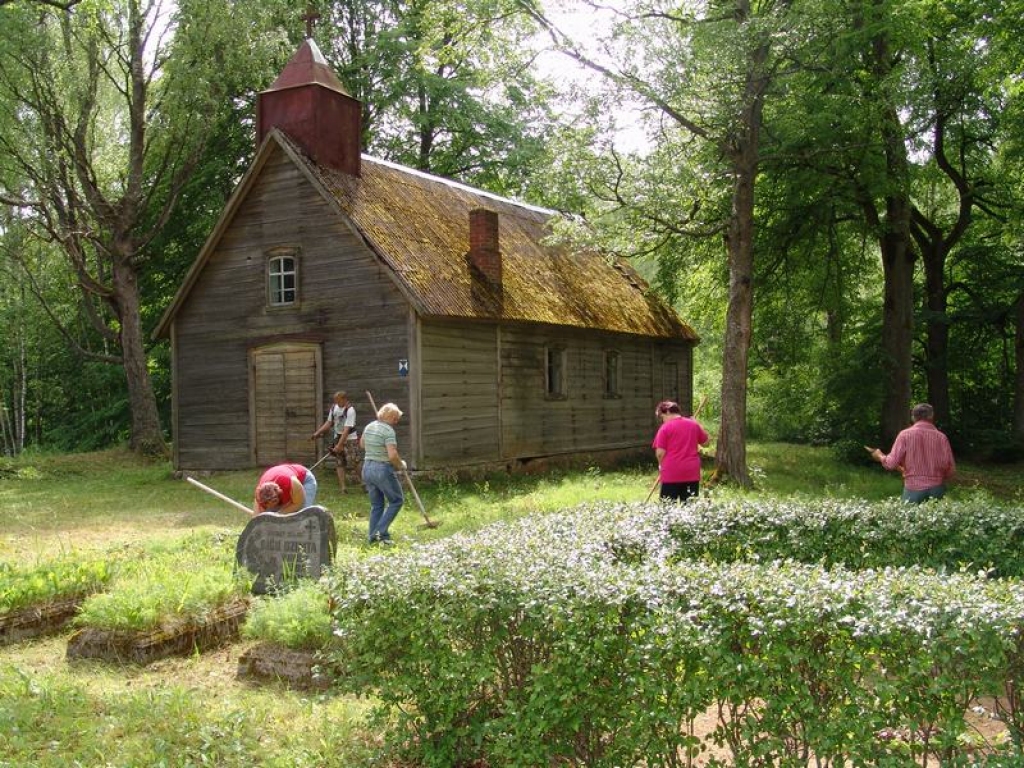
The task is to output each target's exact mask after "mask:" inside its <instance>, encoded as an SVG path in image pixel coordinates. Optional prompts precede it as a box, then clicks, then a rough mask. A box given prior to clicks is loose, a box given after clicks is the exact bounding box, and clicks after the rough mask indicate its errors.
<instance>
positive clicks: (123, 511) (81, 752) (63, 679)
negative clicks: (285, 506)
mask: <svg viewBox="0 0 1024 768" xmlns="http://www.w3.org/2000/svg"><path fill="white" fill-rule="evenodd" d="M748 458H749V465H750V468H751V474H752V477H753V479H754V482H755V487H754V489H752V490H749V491H743V490H740V489H738V488H736V487H734V486H732V485H730V484H728V483H725V484H723V485H721V486H718V487H716V488H713V489H706V491H707V492H710V493H713V494H716V495H720V496H740V495H750V496H751V497H753V498H763V497H765V496H778V497H792V496H798V497H811V498H813V497H821V498H824V497H830V498H865V499H880V498H886V497H890V496H895V495H897V494H898V493H899V489H900V480H899V478H898V477H897V476H896V475H893V474H891V473H888V474H887V473H884V472H882V470H881V469H880V468H879V467H878V466H877V465H866V464H864V465H856V464H846V463H841V462H837V461H836V460H835V458H834V454H833V453H832V452H830V451H829V450H828V449H827V448H811V447H807V446H792V445H781V444H753V445H751V446H750V447H749V451H748ZM1022 469H1024V467H1022V466H1021V465H1016V466H999V467H980V466H975V465H971V464H969V463H965V464H964V465H962V466H961V467H960V472H959V475H958V478H957V481H956V482H955V483H954V485H953V487H952V489H951V495H952V496H954V497H957V496H967V495H970V494H986V495H987V496H990V497H992V498H993V499H999V500H1001V501H1004V502H1010V503H1020V502H1021V500H1022V499H1024V472H1022V471H1021V470H1022ZM709 472H710V462H708V464H707V465H706V471H705V474H706V475H707V474H708V473H709ZM257 475H258V473H257V472H256V471H249V472H224V473H215V474H213V475H210V476H204V477H201V478H199V479H200V481H201V482H203V483H205V484H206V485H208V486H210V487H212V488H214V489H216V490H217V491H220V492H221V493H223V494H225V495H226V496H228V497H230V498H232V499H235V500H237V501H239V502H241V503H242V504H246V505H247V504H248V503H249V501H250V498H251V494H252V490H253V485H254V483H255V481H256V478H257ZM317 475H318V478H319V479H320V489H321V490H320V496H319V498H318V503H320V504H322V505H323V506H325V507H326V508H327V509H329V510H330V511H331V512H332V514H333V515H334V518H335V521H336V524H337V529H338V538H339V550H344V551H343V552H342V553H340V554H341V556H343V557H345V558H351V557H361V556H363V555H364V554H365V553H367V552H369V551H371V550H369V548H368V547H367V546H366V545H365V544H364V540H365V536H366V515H367V509H368V502H367V498H366V495H365V494H364V493H363V492H362V491H361V489H359V487H358V485H355V486H354V487H353V486H351V485H350V487H349V491H348V493H347V494H344V495H342V494H341V493H339V492H338V488H337V482H336V480H335V477H334V474H333V471H332V470H330V469H328V470H327V471H321V472H318V473H317ZM654 480H655V465H654V461H653V458H651V459H649V460H646V461H643V462H641V463H638V464H637V465H634V466H629V467H623V468H620V469H616V470H606V469H598V468H596V467H589V468H588V467H583V468H581V469H578V470H575V471H564V470H563V471H551V472H547V473H544V474H532V475H516V476H509V475H505V474H497V475H492V476H489V477H487V478H485V479H478V480H466V481H462V482H456V481H455V480H453V479H449V478H444V477H437V478H432V479H428V478H419V479H416V481H415V482H416V487H417V490H418V491H419V493H420V496H421V497H422V499H423V502H424V505H425V506H426V509H427V513H428V514H429V516H430V517H431V519H433V520H436V521H437V522H439V523H440V526H439V527H438V528H436V529H428V528H426V527H424V526H423V518H422V516H421V515H420V513H419V511H418V509H417V506H416V503H415V499H414V498H413V496H412V494H407V499H406V506H405V508H404V509H403V511H402V513H401V514H400V515H399V517H398V520H397V521H396V524H395V526H394V529H393V530H394V534H395V537H396V540H397V541H398V544H399V545H398V546H397V547H395V548H394V550H393V555H392V556H401V552H402V550H403V549H404V547H405V546H407V545H408V544H410V543H413V542H422V541H429V540H432V539H436V538H440V537H443V536H448V535H451V534H453V533H456V532H460V531H471V530H475V529H478V528H480V527H483V526H485V525H488V524H490V523H493V522H497V521H501V520H511V519H515V518H518V517H521V516H523V515H527V514H534V513H544V512H550V513H557V512H560V511H563V510H571V509H572V508H573V507H574V506H576V505H578V504H581V503H585V502H590V501H598V500H601V501H616V502H640V501H643V500H644V499H645V498H647V496H648V494H649V493H650V492H651V489H652V484H653V482H654ZM248 520H249V518H248V517H247V516H246V515H245V514H244V513H242V512H241V511H239V510H236V509H235V508H234V507H232V506H231V505H229V504H227V503H225V502H224V501H222V500H220V499H217V498H215V497H213V496H211V495H208V494H206V493H204V492H203V491H201V490H199V489H197V488H195V487H193V486H192V485H190V484H189V483H187V482H185V481H183V480H182V479H179V478H175V477H174V473H173V471H172V468H171V467H170V465H169V464H167V463H155V464H154V463H150V462H146V461H142V460H139V459H136V458H135V457H133V456H132V455H131V454H129V453H127V452H126V451H123V450H111V451H104V452H98V453H92V454H83V455H25V456H22V457H19V458H18V459H16V460H10V459H0V561H4V562H8V563H11V564H18V565H31V564H32V563H37V562H46V561H50V560H52V559H53V558H55V557H58V556H60V555H61V554H70V553H74V552H79V551H83V550H84V551H89V552H91V553H96V552H117V553H120V554H122V555H123V554H124V553H126V552H127V553H130V554H129V555H128V556H131V557H144V556H145V555H144V554H141V555H140V554H136V553H140V552H143V553H144V552H145V550H146V548H149V547H156V548H159V547H160V546H162V545H164V544H167V543H168V542H176V541H179V540H181V539H183V538H185V537H187V536H189V535H192V534H196V533H199V534H202V533H204V532H210V533H216V534H218V535H221V536H228V537H237V535H238V533H240V532H241V530H242V528H243V527H244V526H245V524H246V523H247V522H248ZM69 632H70V630H68V632H65V633H64V634H61V635H58V636H56V637H51V638H46V639H39V640H32V641H25V642H22V643H17V644H14V645H8V646H0V701H2V702H3V706H0V768H7V767H8V766H54V767H56V766H75V765H80V766H107V765H114V766H156V765H168V766H191V765H216V766H253V765H258V766H282V767H284V766H288V767H290V768H301V767H303V766H332V765H337V766H361V765H367V766H369V765H375V766H395V765H397V763H395V762H393V761H390V760H389V759H388V758H386V757H385V756H381V755H380V754H378V750H379V744H378V739H377V738H376V736H375V734H374V732H373V731H372V730H371V729H370V728H369V727H368V726H367V724H366V720H365V714H366V712H367V709H368V707H369V702H367V701H366V700H365V699H355V698H350V697H343V696H338V695H335V694H332V693H330V692H327V693H319V694H303V693H299V692H294V691H289V690H286V689H284V688H281V687H278V686H273V685H270V686H257V685H252V684H249V683H246V682H243V681H239V680H238V679H237V678H236V676H235V672H236V668H237V663H238V658H239V656H240V655H241V654H242V653H243V652H244V651H245V650H246V649H247V648H248V647H249V645H250V644H249V643H248V642H246V641H241V642H238V643H235V644H233V645H230V646H228V647H225V648H222V649H219V650H216V651H212V652H208V653H204V654H196V655H193V656H190V657H187V658H180V659H166V660H163V661H159V662H156V663H154V664H151V665H149V666H146V667H132V666H125V667H122V666H118V665H111V664H106V663H98V662H76V663H74V664H69V663H68V662H67V661H66V659H65V650H66V643H67V638H68V633H69Z"/></svg>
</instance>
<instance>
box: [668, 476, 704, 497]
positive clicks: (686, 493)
mask: <svg viewBox="0 0 1024 768" xmlns="http://www.w3.org/2000/svg"><path fill="white" fill-rule="evenodd" d="M699 493H700V481H699V480H694V481H693V482H691V483H662V484H661V499H662V500H663V501H686V500H687V499H688V498H690V497H691V496H697V495H699Z"/></svg>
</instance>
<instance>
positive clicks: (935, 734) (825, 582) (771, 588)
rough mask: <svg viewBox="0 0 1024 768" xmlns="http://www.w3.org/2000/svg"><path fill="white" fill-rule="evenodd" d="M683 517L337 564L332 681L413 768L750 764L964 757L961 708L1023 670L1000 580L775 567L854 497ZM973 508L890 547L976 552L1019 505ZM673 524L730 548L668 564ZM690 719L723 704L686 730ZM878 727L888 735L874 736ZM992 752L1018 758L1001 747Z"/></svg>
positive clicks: (1011, 591)
mask: <svg viewBox="0 0 1024 768" xmlns="http://www.w3.org/2000/svg"><path fill="white" fill-rule="evenodd" d="M698 506H699V505H695V504H693V503H690V504H687V505H682V506H668V507H664V506H660V505H659V506H657V507H653V505H643V504H632V505H614V504H601V505H593V506H583V507H577V508H575V509H573V510H570V511H567V512H566V513H563V514H559V515H547V516H535V517H531V518H528V519H524V520H521V521H517V522H515V523H509V524H499V525H494V526H490V527H488V528H486V529H483V530H481V531H479V532H477V533H476V534H473V535H456V536H452V537H450V538H449V539H448V540H446V541H441V542H436V543H434V544H431V545H425V546H421V547H418V548H415V549H412V550H409V551H407V552H404V553H398V554H396V555H394V556H387V555H381V556H377V557H370V558H366V559H365V560H363V561H362V562H355V563H351V564H349V566H348V567H346V568H345V569H344V572H336V573H335V574H334V575H333V578H334V582H333V583H332V586H331V594H332V596H333V597H334V599H335V605H336V608H335V611H334V616H335V621H336V626H337V628H336V632H335V636H336V638H337V640H336V641H335V642H336V645H332V647H331V648H330V649H329V650H328V656H329V658H330V659H331V660H332V661H333V663H334V664H335V665H336V666H337V667H338V668H340V670H341V674H340V676H339V680H338V685H339V686H340V687H341V688H342V690H345V691H348V692H352V693H359V694H363V695H365V694H367V693H369V692H371V691H372V692H373V693H374V694H375V695H376V696H377V697H378V698H379V699H380V701H381V705H380V706H379V707H378V708H377V710H376V713H377V717H378V720H377V723H378V726H379V727H380V728H381V730H382V732H384V733H385V734H386V736H387V738H388V741H389V744H390V745H391V747H392V748H393V749H394V750H395V751H396V752H398V753H401V754H403V755H404V756H405V758H406V759H408V760H410V761H412V762H415V763H416V764H422V765H431V766H441V765H453V764H465V763H471V762H473V761H484V762H486V763H489V764H496V765H506V764H512V763H515V762H516V761H517V760H518V761H520V762H519V763H518V764H528V765H549V764H559V763H568V764H579V765H609V766H611V765H637V764H642V763H646V764H657V765H671V764H676V761H677V760H678V756H679V755H681V754H696V753H698V752H700V751H702V750H706V749H710V748H712V747H716V746H717V747H722V746H724V747H728V749H729V750H730V751H731V752H732V754H734V755H747V756H749V755H758V756H761V757H762V758H763V759H764V764H766V765H768V764H770V765H783V764H792V765H796V764H803V763H805V762H806V759H807V755H809V754H813V755H815V756H816V757H817V758H819V759H820V760H822V761H824V763H825V764H839V763H840V762H841V761H843V760H848V761H852V764H857V765H878V764H883V763H885V764H906V765H925V764H928V761H929V759H932V760H934V759H935V756H939V757H940V758H941V760H942V762H943V764H954V763H955V762H956V761H957V760H962V759H965V758H966V757H967V756H968V755H969V752H970V750H971V749H973V748H972V747H971V746H970V745H969V743H968V742H967V741H965V740H963V739H961V738H960V734H962V733H963V732H964V731H965V730H966V725H965V719H964V718H965V712H966V711H967V709H968V707H969V705H970V702H971V701H973V700H974V699H975V698H976V697H977V696H979V695H983V694H985V695H993V694H996V693H999V692H1002V691H1003V690H1004V689H1009V688H1010V687H1012V686H1014V685H1015V684H1016V683H1017V682H1019V681H1016V678H1015V675H1016V674H1017V670H1019V669H1020V665H1021V659H1020V658H1019V654H1020V649H1019V648H1018V644H1017V642H1016V638H1017V637H1018V636H1019V634H1020V632H1021V629H1022V627H1024V588H1022V587H1021V584H1020V582H1019V581H1017V580H1016V579H993V578H991V577H990V575H989V574H988V573H987V572H986V571H985V570H983V569H982V570H980V571H979V569H971V570H969V571H967V570H965V571H957V570H956V569H954V568H945V567H944V568H942V569H941V570H934V569H932V568H928V567H921V566H918V565H905V566H899V565H897V564H895V563H890V564H888V565H886V567H883V568H877V569H875V568H865V569H862V570H852V569H850V568H847V567H845V566H843V565H841V564H840V563H842V561H843V560H844V558H843V557H842V552H841V551H840V552H837V555H836V557H835V564H833V565H829V564H824V563H818V562H808V563H804V562H797V561H796V560H795V559H793V558H792V557H789V553H790V552H796V551H798V550H799V539H800V537H801V536H805V535H811V534H812V533H813V529H814V528H815V526H817V527H820V528H821V529H822V530H823V531H825V532H829V531H833V532H842V531H843V529H844V526H845V525H846V522H847V520H848V519H851V518H852V519H857V517H858V515H861V516H863V515H864V514H865V511H864V510H862V509H860V508H858V507H857V506H856V505H852V506H853V509H852V510H847V509H845V505H840V504H836V505H833V506H826V507H825V508H824V509H820V507H821V505H820V504H818V505H812V504H810V503H807V504H806V505H805V507H806V508H803V509H802V508H801V507H800V505H799V504H798V503H796V502H792V503H790V504H788V505H781V504H780V505H776V506H774V507H771V505H767V506H769V507H770V509H771V510H772V511H771V512H770V513H769V510H768V509H766V510H765V514H762V515H761V516H760V518H757V517H756V515H755V520H754V522H753V524H752V525H750V526H749V527H748V528H747V529H745V530H744V531H742V532H741V533H739V534H738V535H732V536H731V538H730V535H731V534H730V527H731V525H732V524H733V523H738V522H741V517H740V516H739V515H737V516H736V517H735V518H728V517H726V519H725V520H723V521H722V522H721V524H720V526H719V529H718V530H714V529H713V522H714V519H715V514H714V513H715V512H716V511H718V512H721V511H724V507H723V506H722V505H719V506H715V505H714V504H712V503H710V502H708V509H707V510H705V511H706V512H708V514H707V515H706V517H700V516H699V515H695V514H693V512H694V509H695V508H696V507H698ZM736 506H737V507H741V508H743V505H736ZM882 506H884V507H885V508H886V509H887V510H888V511H889V512H891V513H894V514H895V513H897V511H898V510H897V509H896V508H895V505H893V504H889V505H882ZM749 507H750V505H747V507H745V509H747V511H748V512H749V511H751V510H750V509H749ZM652 509H653V510H654V511H656V513H657V514H652ZM725 511H727V510H725ZM978 513H979V510H978V509H977V508H976V507H972V506H970V505H965V506H964V507H963V509H959V508H958V507H957V505H955V504H950V505H946V506H945V507H944V506H943V505H928V506H927V508H926V509H923V510H917V514H918V515H920V516H921V518H922V519H921V522H920V524H918V525H917V526H916V527H913V528H911V527H908V526H907V520H908V517H909V515H910V512H907V514H906V515H905V516H904V517H903V518H899V517H897V518H896V520H895V521H894V525H895V526H900V528H894V529H893V530H894V531H896V530H901V532H902V536H903V538H905V539H911V540H916V543H915V542H914V541H911V542H910V544H908V545H906V546H905V547H904V548H903V549H902V550H900V549H899V548H898V547H897V548H895V549H892V550H890V551H889V552H888V555H889V556H892V555H893V554H894V553H898V552H900V551H904V552H906V553H914V552H917V553H926V554H927V553H937V554H940V555H943V556H944V553H948V552H953V551H955V552H957V554H956V555H955V557H956V558H960V557H962V558H964V559H965V561H966V562H972V561H973V562H984V561H986V560H987V559H988V558H990V557H991V556H992V552H993V550H992V549H990V548H989V547H988V545H987V544H986V543H985V542H984V541H979V540H977V539H979V537H978V535H977V534H978V531H979V530H984V526H986V525H991V524H993V523H995V527H994V528H992V529H990V531H989V532H990V533H992V538H998V537H999V536H998V533H997V531H998V530H1000V529H999V525H1000V524H1002V525H1004V528H1005V526H1006V524H1007V523H1012V522H1013V521H1015V520H1016V519H1017V517H1018V515H1019V514H1020V512H1019V510H1018V511H1013V510H1003V511H1002V514H1000V511H999V510H992V511H991V514H990V516H989V518H988V520H987V521H985V522H983V523H982V526H983V527H982V529H978V528H972V527H971V525H969V524H967V521H969V520H970V519H971V518H974V517H976V516H978ZM956 518H960V519H961V523H960V524H959V525H954V524H950V521H952V520H954V519H956ZM1000 520H1002V523H999V522H998V521H1000ZM687 521H690V522H694V524H695V527H696V528H697V529H698V530H702V531H703V532H704V534H706V540H707V541H708V542H713V541H715V539H716V537H724V538H725V540H726V541H727V546H726V547H725V548H723V549H721V550H719V549H714V550H712V549H707V548H705V549H703V550H701V552H700V553H699V554H698V555H697V558H696V559H690V558H687V557H686V556H684V553H685V551H686V542H685V539H683V538H682V537H681V535H680V533H679V532H678V529H679V528H681V527H685V524H686V522H687ZM943 521H945V523H943ZM702 525H703V528H702V527H701V526H702ZM935 529H937V530H935ZM965 531H972V532H973V533H972V534H971V535H968V536H964V535H963V533H964V532H965ZM794 532H796V533H795V534H794ZM791 535H792V537H791ZM972 541H974V545H975V546H974V547H973V548H972V546H971V543H972ZM821 542H831V545H832V546H834V547H835V548H836V549H837V550H842V548H843V547H844V546H845V547H850V548H856V549H859V548H862V547H864V546H865V544H864V542H865V539H864V538H863V537H862V538H860V539H858V538H856V537H849V538H847V539H844V538H843V537H842V536H838V537H836V536H831V535H830V534H826V535H825V536H824V537H823V538H822V539H821ZM624 543H631V545H632V548H631V549H630V548H629V547H626V548H624V547H623V545H624ZM950 545H953V546H950ZM815 546H820V542H818V543H815ZM869 546H870V545H869ZM733 550H736V551H739V552H740V553H744V552H746V553H747V554H750V553H751V552H754V551H757V552H758V553H760V554H761V556H760V557H741V558H735V557H733V556H732V552H733ZM812 550H813V547H812ZM769 552H781V553H782V554H779V555H778V556H774V557H772V558H771V559H769V557H768V555H767V553H769ZM624 553H626V554H629V555H630V556H628V557H624V556H623V555H624ZM719 555H729V557H725V558H724V561H722V562H717V561H716V557H718V556H719ZM1010 567H1011V568H1012V567H1013V566H1012V564H1011V566H1010ZM708 710H711V711H717V712H720V713H722V716H721V717H720V718H719V719H718V720H717V722H716V724H715V726H714V727H713V728H712V730H711V732H710V733H707V734H706V735H703V736H701V737H697V736H695V735H694V730H693V724H694V722H695V721H696V719H697V718H698V717H699V716H700V715H702V714H703V713H705V712H707V711H708ZM396 713H397V714H396ZM385 724H387V725H385ZM1010 727H1011V728H1012V727H1015V725H1013V724H1012V723H1011V724H1010ZM889 732H892V733H895V734H907V736H906V737H902V736H901V737H900V738H896V739H893V740H887V739H881V738H879V737H878V736H877V735H878V734H880V733H889ZM991 748H992V750H997V749H998V750H1002V751H1003V752H1005V753H1012V754H1015V755H1016V756H1017V757H1018V758H1019V757H1020V755H1019V754H1017V753H1016V752H1013V750H1015V749H1016V747H1015V746H1013V745H1011V744H1010V743H1007V744H1003V745H992V747H991ZM801 761H802V762H801Z"/></svg>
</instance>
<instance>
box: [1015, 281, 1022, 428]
mask: <svg viewBox="0 0 1024 768" xmlns="http://www.w3.org/2000/svg"><path fill="white" fill-rule="evenodd" d="M1013 349H1014V362H1015V363H1016V365H1017V374H1016V376H1014V387H1013V436H1014V438H1016V440H1017V441H1018V442H1019V443H1021V444H1022V445H1024V293H1021V294H1020V295H1019V296H1017V332H1016V333H1015V334H1014V337H1013Z"/></svg>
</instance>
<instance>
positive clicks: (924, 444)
mask: <svg viewBox="0 0 1024 768" xmlns="http://www.w3.org/2000/svg"><path fill="white" fill-rule="evenodd" d="M910 417H911V420H912V421H913V424H911V425H910V426H909V427H907V428H906V429H904V430H903V431H902V432H900V433H899V434H898V435H897V436H896V441H895V442H894V443H893V444H892V450H891V451H889V453H888V454H884V453H882V452H881V451H880V450H879V449H878V448H872V449H871V456H872V458H874V459H875V461H877V462H879V463H880V464H881V465H882V466H883V467H884V468H885V469H888V470H895V469H899V470H900V471H901V472H902V473H903V501H906V502H909V503H911V504H920V503H921V502H922V501H925V500H927V499H941V498H942V497H943V495H944V494H945V493H946V481H947V480H948V479H949V478H950V477H952V476H953V472H954V471H956V462H955V461H954V460H953V449H952V448H951V447H950V445H949V439H948V438H947V437H946V436H945V435H944V434H942V432H940V431H939V430H938V428H937V427H936V426H935V424H934V421H935V409H934V408H932V407H931V406H930V405H929V404H928V403H918V404H917V405H915V406H914V408H913V410H912V411H911V413H910Z"/></svg>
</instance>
